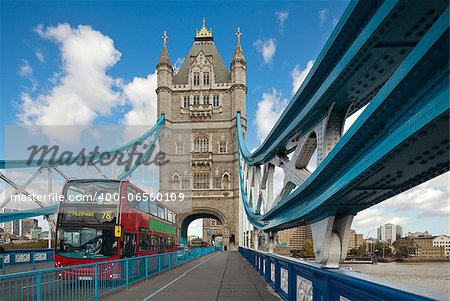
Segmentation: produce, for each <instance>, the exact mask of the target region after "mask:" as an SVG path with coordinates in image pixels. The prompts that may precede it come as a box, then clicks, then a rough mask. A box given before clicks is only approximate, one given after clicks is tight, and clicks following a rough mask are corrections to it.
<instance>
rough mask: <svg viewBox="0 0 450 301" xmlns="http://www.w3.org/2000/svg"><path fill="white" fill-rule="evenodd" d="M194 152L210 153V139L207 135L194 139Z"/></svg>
mask: <svg viewBox="0 0 450 301" xmlns="http://www.w3.org/2000/svg"><path fill="white" fill-rule="evenodd" d="M194 152H196V153H207V152H209V139H208V137H207V136H206V135H199V136H197V137H195V139H194Z"/></svg>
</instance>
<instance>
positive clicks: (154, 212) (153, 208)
mask: <svg viewBox="0 0 450 301" xmlns="http://www.w3.org/2000/svg"><path fill="white" fill-rule="evenodd" d="M150 214H151V215H154V216H158V205H156V203H155V202H151V201H150Z"/></svg>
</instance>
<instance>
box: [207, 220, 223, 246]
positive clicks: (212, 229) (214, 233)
mask: <svg viewBox="0 0 450 301" xmlns="http://www.w3.org/2000/svg"><path fill="white" fill-rule="evenodd" d="M222 232H223V225H222V223H221V222H220V221H219V220H216V219H212V218H205V219H203V227H202V233H203V240H204V241H206V242H208V243H209V244H211V245H216V244H215V242H216V238H219V237H220V241H221V237H222ZM213 241H214V243H213Z"/></svg>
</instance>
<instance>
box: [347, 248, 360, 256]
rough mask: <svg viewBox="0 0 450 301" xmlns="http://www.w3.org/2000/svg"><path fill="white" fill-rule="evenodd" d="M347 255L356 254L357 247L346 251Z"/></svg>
mask: <svg viewBox="0 0 450 301" xmlns="http://www.w3.org/2000/svg"><path fill="white" fill-rule="evenodd" d="M348 255H351V256H356V255H358V249H355V248H351V249H350V251H348Z"/></svg>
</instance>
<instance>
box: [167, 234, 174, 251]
mask: <svg viewBox="0 0 450 301" xmlns="http://www.w3.org/2000/svg"><path fill="white" fill-rule="evenodd" d="M173 246H174V243H173V237H167V245H166V248H167V249H173Z"/></svg>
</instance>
